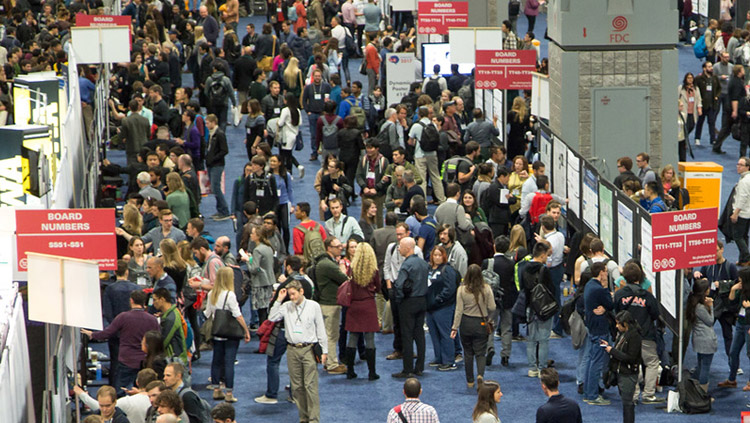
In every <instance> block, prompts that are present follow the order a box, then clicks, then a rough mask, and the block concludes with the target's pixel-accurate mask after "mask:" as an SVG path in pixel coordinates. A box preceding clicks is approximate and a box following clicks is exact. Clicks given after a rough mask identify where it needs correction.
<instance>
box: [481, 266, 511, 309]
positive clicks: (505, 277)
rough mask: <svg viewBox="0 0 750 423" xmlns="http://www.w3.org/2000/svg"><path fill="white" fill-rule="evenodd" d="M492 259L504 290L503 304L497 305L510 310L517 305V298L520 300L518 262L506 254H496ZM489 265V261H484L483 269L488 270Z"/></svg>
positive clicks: (494, 270) (494, 269) (493, 269)
mask: <svg viewBox="0 0 750 423" xmlns="http://www.w3.org/2000/svg"><path fill="white" fill-rule="evenodd" d="M492 258H493V259H494V262H495V263H494V265H493V266H492V271H493V272H495V273H497V275H498V276H500V286H501V287H502V288H503V303H502V304H497V306H498V308H502V309H503V310H510V309H511V308H513V304H515V303H516V298H518V290H517V289H516V281H515V272H516V262H515V261H514V260H513V259H512V258H509V257H507V256H506V255H505V254H495V255H494V256H493V257H492ZM487 263H489V259H486V260H484V262H483V263H482V269H486V268H487Z"/></svg>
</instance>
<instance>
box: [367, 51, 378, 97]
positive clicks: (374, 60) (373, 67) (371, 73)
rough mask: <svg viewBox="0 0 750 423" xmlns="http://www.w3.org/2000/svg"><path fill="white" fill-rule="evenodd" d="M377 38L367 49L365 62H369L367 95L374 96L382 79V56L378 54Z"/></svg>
mask: <svg viewBox="0 0 750 423" xmlns="http://www.w3.org/2000/svg"><path fill="white" fill-rule="evenodd" d="M378 43H379V40H378V38H377V37H374V38H373V39H372V40H370V42H369V43H368V44H367V47H365V61H366V62H367V94H372V91H373V90H374V89H375V86H376V85H377V83H378V81H379V78H380V54H379V53H378Z"/></svg>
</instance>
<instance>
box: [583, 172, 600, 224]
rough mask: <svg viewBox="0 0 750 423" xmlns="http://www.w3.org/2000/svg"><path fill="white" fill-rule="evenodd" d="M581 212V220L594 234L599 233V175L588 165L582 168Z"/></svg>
mask: <svg viewBox="0 0 750 423" xmlns="http://www.w3.org/2000/svg"><path fill="white" fill-rule="evenodd" d="M581 188H582V190H583V211H582V216H581V217H582V218H583V223H585V224H586V225H587V226H588V227H589V228H591V230H592V231H594V233H596V234H598V233H599V175H597V174H596V171H595V170H594V168H592V167H591V166H590V165H588V164H587V165H585V166H584V167H583V184H582V186H581Z"/></svg>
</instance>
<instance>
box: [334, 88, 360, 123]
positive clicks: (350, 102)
mask: <svg viewBox="0 0 750 423" xmlns="http://www.w3.org/2000/svg"><path fill="white" fill-rule="evenodd" d="M352 92H353V90H352V88H349V87H344V88H342V89H341V103H339V110H338V115H339V117H341V119H346V117H347V116H350V115H351V116H355V117H357V128H359V129H360V130H364V125H365V122H366V121H367V118H366V116H365V112H364V109H363V108H362V102H361V101H359V100H357V97H356V96H354V95H353V94H352ZM360 113H361V115H362V116H361V118H362V119H361V120H360V116H359V115H360Z"/></svg>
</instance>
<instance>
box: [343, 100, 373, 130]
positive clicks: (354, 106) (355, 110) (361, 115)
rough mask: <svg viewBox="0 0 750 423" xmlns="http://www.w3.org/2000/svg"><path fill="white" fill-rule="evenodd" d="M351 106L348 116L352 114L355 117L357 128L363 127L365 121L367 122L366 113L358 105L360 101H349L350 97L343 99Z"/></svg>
mask: <svg viewBox="0 0 750 423" xmlns="http://www.w3.org/2000/svg"><path fill="white" fill-rule="evenodd" d="M344 101H346V102H347V103H349V105H350V106H351V107H350V108H349V116H354V117H356V118H357V128H359V129H364V127H365V122H367V115H365V109H363V108H362V106H360V103H359V102H358V101H356V100H355V101H354V103H352V102H351V100H350V99H346V100H344Z"/></svg>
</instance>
